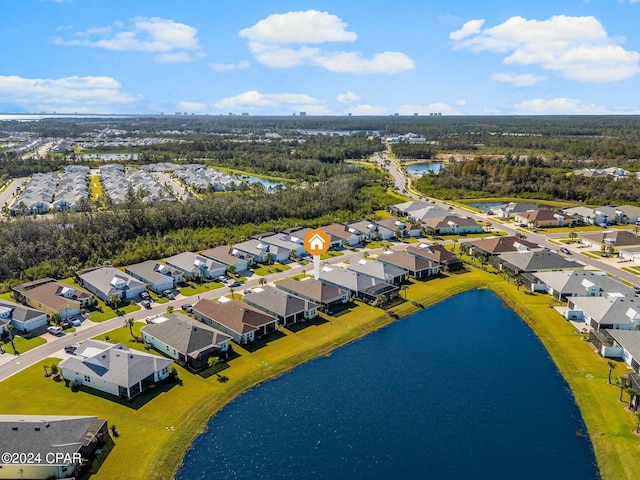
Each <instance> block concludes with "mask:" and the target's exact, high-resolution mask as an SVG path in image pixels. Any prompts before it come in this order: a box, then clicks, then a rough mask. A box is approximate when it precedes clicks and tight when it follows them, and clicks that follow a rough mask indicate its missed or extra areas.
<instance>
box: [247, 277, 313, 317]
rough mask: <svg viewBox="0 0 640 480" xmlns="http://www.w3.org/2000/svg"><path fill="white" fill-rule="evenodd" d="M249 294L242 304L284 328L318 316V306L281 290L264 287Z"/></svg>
mask: <svg viewBox="0 0 640 480" xmlns="http://www.w3.org/2000/svg"><path fill="white" fill-rule="evenodd" d="M251 292H252V293H250V294H247V295H245V296H244V298H243V301H244V303H246V304H248V305H251V306H252V307H255V308H257V309H258V310H262V311H263V312H265V313H267V314H269V315H273V316H274V317H276V318H277V319H278V321H279V322H280V323H282V324H283V325H284V326H287V325H289V324H291V323H296V322H299V321H304V320H309V319H312V318H315V317H316V316H317V315H318V305H317V304H316V303H315V302H311V301H309V300H305V299H304V298H301V297H297V296H295V295H292V294H290V293H287V292H285V291H284V290H282V289H277V288H275V287H271V286H269V285H265V286H264V287H259V288H254V289H253V290H252V291H251Z"/></svg>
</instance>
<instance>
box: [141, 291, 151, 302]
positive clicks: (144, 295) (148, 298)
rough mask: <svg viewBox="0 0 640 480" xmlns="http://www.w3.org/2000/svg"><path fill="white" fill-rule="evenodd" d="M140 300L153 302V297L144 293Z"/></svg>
mask: <svg viewBox="0 0 640 480" xmlns="http://www.w3.org/2000/svg"><path fill="white" fill-rule="evenodd" d="M140 298H141V299H143V300H151V295H149V292H142V293H141V294H140Z"/></svg>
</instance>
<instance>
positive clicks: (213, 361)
mask: <svg viewBox="0 0 640 480" xmlns="http://www.w3.org/2000/svg"><path fill="white" fill-rule="evenodd" d="M216 363H218V358H217V357H209V358H208V359H207V365H209V366H210V367H211V368H213V367H214V366H215V364H216Z"/></svg>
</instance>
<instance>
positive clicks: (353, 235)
mask: <svg viewBox="0 0 640 480" xmlns="http://www.w3.org/2000/svg"><path fill="white" fill-rule="evenodd" d="M320 230H322V231H324V232H325V233H326V234H328V235H329V241H330V243H331V246H332V247H339V246H341V245H342V244H343V242H344V243H346V244H347V245H351V246H352V247H353V246H355V245H359V244H360V243H362V237H361V235H360V234H359V233H358V232H357V231H356V229H354V228H351V227H349V226H347V225H343V224H341V223H332V224H331V225H326V226H324V227H320Z"/></svg>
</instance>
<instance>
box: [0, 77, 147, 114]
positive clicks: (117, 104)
mask: <svg viewBox="0 0 640 480" xmlns="http://www.w3.org/2000/svg"><path fill="white" fill-rule="evenodd" d="M120 89H121V85H120V83H118V82H117V81H116V80H115V79H113V78H111V77H75V76H74V77H64V78H57V79H50V78H45V79H41V78H23V77H18V76H0V103H2V104H4V105H11V106H15V107H16V108H23V109H25V110H27V111H64V112H79V113H114V112H118V111H119V110H120V109H121V107H122V106H123V105H129V104H132V103H135V102H137V101H139V100H141V97H139V96H133V95H129V94H126V93H123V92H122V91H121V90H120Z"/></svg>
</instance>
